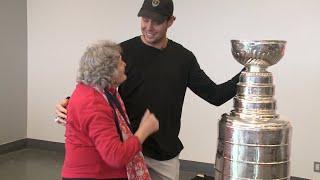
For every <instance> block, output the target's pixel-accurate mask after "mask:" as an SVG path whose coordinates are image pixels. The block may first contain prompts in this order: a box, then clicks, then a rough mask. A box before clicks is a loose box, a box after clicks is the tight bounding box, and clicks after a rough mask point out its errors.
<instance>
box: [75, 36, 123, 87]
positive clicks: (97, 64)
mask: <svg viewBox="0 0 320 180" xmlns="http://www.w3.org/2000/svg"><path fill="white" fill-rule="evenodd" d="M120 54H121V48H120V46H119V45H118V44H116V43H114V42H112V41H108V40H104V41H99V42H97V43H95V44H93V45H91V46H89V47H87V50H86V51H85V52H84V54H83V56H82V57H81V60H80V67H79V71H78V76H77V82H81V83H84V84H86V85H90V86H97V87H98V88H102V89H105V88H107V87H110V86H112V85H114V78H115V77H117V75H118V73H119V72H118V64H119V60H120V57H121V55H120Z"/></svg>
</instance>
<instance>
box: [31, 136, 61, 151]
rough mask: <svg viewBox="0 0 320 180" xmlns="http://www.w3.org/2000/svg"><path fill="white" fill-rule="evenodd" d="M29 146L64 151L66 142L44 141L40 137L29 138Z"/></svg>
mask: <svg viewBox="0 0 320 180" xmlns="http://www.w3.org/2000/svg"><path fill="white" fill-rule="evenodd" d="M26 147H27V148H31V149H42V150H49V151H57V152H64V143H60V142H52V141H44V140H39V139H29V138H28V139H27V145H26Z"/></svg>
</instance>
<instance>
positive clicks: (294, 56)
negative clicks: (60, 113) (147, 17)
mask: <svg viewBox="0 0 320 180" xmlns="http://www.w3.org/2000/svg"><path fill="white" fill-rule="evenodd" d="M141 2H142V1H141V0H140V1H131V0H130V1H129V0H126V1H125V0H67V1H66V0H55V1H52V0H29V1H28V39H29V41H28V48H29V50H28V53H29V54H28V137H29V138H35V139H43V140H50V141H58V142H63V141H64V136H63V133H64V128H63V127H61V126H57V125H55V124H54V123H53V122H52V119H53V118H54V111H53V110H54V105H55V104H56V102H57V101H58V100H60V99H62V98H63V97H64V96H67V95H69V94H70V93H71V92H72V90H73V88H74V85H75V75H76V69H77V67H78V60H79V58H80V56H81V54H82V52H83V50H84V48H85V47H86V45H87V43H88V42H90V41H93V40H97V39H105V38H107V39H112V40H115V41H118V42H120V41H122V40H125V39H128V38H130V37H133V36H135V35H139V33H140V29H139V19H138V18H137V17H136V14H137V11H138V9H139V7H140V3H141ZM175 5H176V6H175V7H176V8H175V15H176V16H177V20H176V22H175V24H174V25H173V27H172V28H171V29H170V30H169V37H170V38H172V39H174V40H176V41H178V42H180V43H181V44H183V45H184V46H185V47H187V48H189V49H190V50H192V51H193V52H194V53H195V55H196V57H197V58H198V61H199V63H200V64H201V66H202V67H203V69H204V70H205V71H206V72H207V74H208V75H209V76H210V77H212V79H213V80H214V81H216V82H217V83H221V82H224V81H226V80H227V79H229V78H230V77H232V76H233V75H234V74H236V73H237V72H238V71H239V70H240V69H241V66H240V64H238V63H237V62H236V61H235V60H233V58H232V55H231V53H230V40H231V39H283V40H287V41H288V46H287V49H286V55H285V57H284V58H283V59H282V61H280V62H279V63H278V64H277V65H275V66H274V67H271V68H269V70H270V71H271V72H273V74H274V79H275V85H276V99H277V100H278V113H279V114H281V117H283V118H285V119H289V120H290V121H291V122H292V125H293V128H294V129H293V131H294V132H293V141H292V149H293V150H292V174H293V175H294V176H299V177H306V178H313V179H315V177H316V174H314V173H313V161H320V154H319V153H318V152H320V144H319V141H318V140H317V137H318V135H317V132H318V131H319V127H320V121H319V116H318V114H317V110H318V107H317V102H320V96H319V94H318V93H319V92H320V83H319V78H320V71H319V70H318V68H319V66H320V61H319V60H320V55H319V53H318V48H319V47H318V42H320V35H319V32H320V21H319V19H320V11H319V10H318V9H319V8H318V7H319V6H320V2H319V1H318V0H306V1H300V0H283V1H279V0H269V1H254V0H242V1H234V0H225V1H218V0H201V1H193V0H192V1H191V0H188V1H186V0H175ZM231 109H232V102H228V103H227V104H225V105H224V106H222V107H213V106H211V105H209V104H208V103H206V102H205V101H203V100H201V99H200V98H198V97H196V96H195V95H194V94H192V93H190V91H188V93H187V96H186V101H185V106H184V109H183V116H182V129H181V133H180V137H181V139H182V141H183V143H184V145H185V149H184V150H183V152H182V153H181V156H180V157H181V159H185V160H193V161H200V162H208V163H214V158H215V151H216V143H217V122H218V119H219V117H220V115H221V114H222V113H225V112H229V111H230V110H231Z"/></svg>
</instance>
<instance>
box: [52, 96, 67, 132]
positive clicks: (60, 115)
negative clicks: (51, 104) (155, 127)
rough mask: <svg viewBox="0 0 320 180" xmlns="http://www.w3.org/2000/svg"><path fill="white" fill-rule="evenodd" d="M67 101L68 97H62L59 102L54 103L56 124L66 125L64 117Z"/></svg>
mask: <svg viewBox="0 0 320 180" xmlns="http://www.w3.org/2000/svg"><path fill="white" fill-rule="evenodd" d="M68 102H69V99H63V100H62V101H61V102H59V103H58V104H57V105H56V115H57V117H56V119H55V121H56V122H57V123H58V124H61V125H63V126H65V125H66V123H67V122H66V118H67V109H66V107H67V105H68Z"/></svg>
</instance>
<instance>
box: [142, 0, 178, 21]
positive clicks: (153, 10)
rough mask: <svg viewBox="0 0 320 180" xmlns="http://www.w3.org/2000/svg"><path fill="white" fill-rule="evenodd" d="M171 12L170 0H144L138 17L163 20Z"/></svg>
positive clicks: (171, 4) (171, 3) (170, 14)
mask: <svg viewBox="0 0 320 180" xmlns="http://www.w3.org/2000/svg"><path fill="white" fill-rule="evenodd" d="M172 14H173V2H172V0H144V2H143V4H142V7H141V9H140V11H139V13H138V17H148V18H150V19H152V20H156V21H159V22H163V21H164V20H166V19H167V18H169V17H171V16H172Z"/></svg>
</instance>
